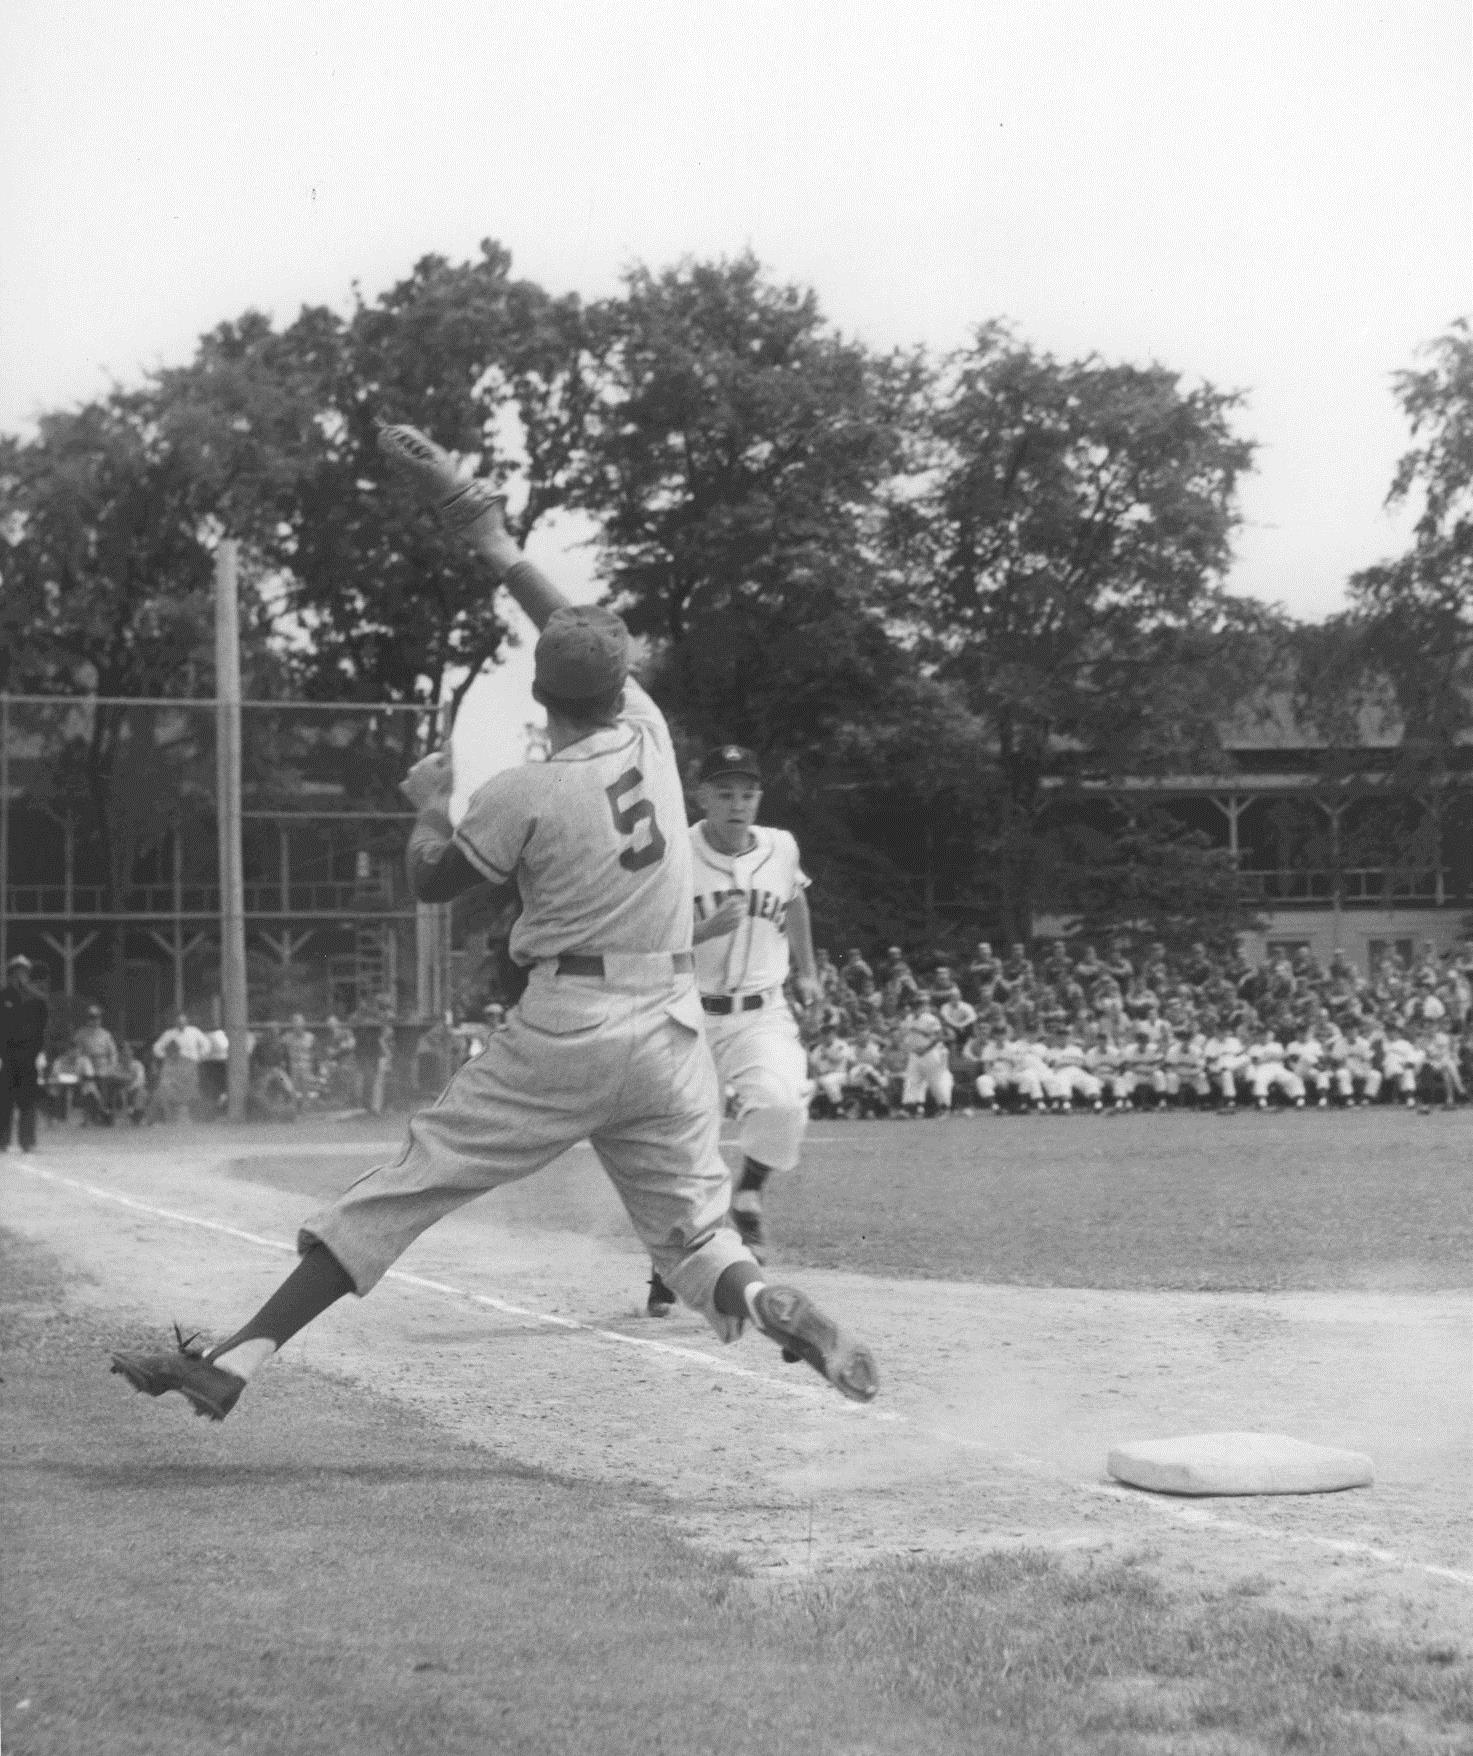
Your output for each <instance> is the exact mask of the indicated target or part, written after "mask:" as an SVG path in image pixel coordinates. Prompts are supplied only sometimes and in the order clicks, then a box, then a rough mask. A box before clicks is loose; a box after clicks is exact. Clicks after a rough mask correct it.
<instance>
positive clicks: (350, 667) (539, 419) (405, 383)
mask: <svg viewBox="0 0 1473 1756" xmlns="http://www.w3.org/2000/svg"><path fill="white" fill-rule="evenodd" d="M586 364H587V362H586V357H585V350H584V344H583V316H582V310H581V306H580V305H579V302H578V301H577V299H576V298H565V299H553V298H551V297H550V296H549V295H548V294H546V293H545V292H543V290H542V289H541V288H540V287H538V286H536V285H535V284H534V283H532V282H529V281H524V280H515V279H513V278H512V275H511V259H510V256H509V255H508V253H507V252H506V251H505V250H504V249H502V248H501V246H499V245H497V244H494V243H491V242H489V241H488V242H486V243H484V244H483V245H482V247H481V255H480V258H479V259H478V260H477V261H475V262H472V263H464V264H451V263H449V262H447V261H446V260H445V259H444V258H443V257H438V256H429V257H425V258H424V259H423V260H421V261H420V262H419V263H417V264H416V265H415V268H414V271H413V273H412V274H411V275H410V276H409V277H408V278H407V279H406V280H404V281H401V282H400V283H398V284H397V285H396V286H394V287H391V288H390V289H389V290H388V291H387V292H386V293H384V294H383V295H382V296H381V297H380V298H379V299H377V300H375V301H374V302H372V303H366V302H364V301H363V300H362V299H361V297H360V298H359V299H358V300H357V301H356V303H355V306H354V308H353V310H352V311H351V313H350V314H349V315H348V316H346V317H340V316H338V315H337V314H336V313H334V312H332V311H330V310H327V309H325V308H321V307H314V308H304V309H303V310H302V312H301V313H300V314H299V315H298V317H297V318H296V319H295V321H294V322H293V323H291V324H290V325H289V326H288V327H287V328H286V329H285V330H282V331H281V332H279V333H278V332H277V331H276V330H275V329H274V328H273V327H272V325H271V324H270V322H269V321H268V320H267V319H266V318H264V317H262V316H261V315H259V314H258V313H252V312H248V313H246V315H245V316H243V317H242V318H240V319H238V320H236V321H234V322H232V323H225V324H221V325H220V326H219V327H218V328H217V329H215V330H214V331H212V332H211V333H210V334H208V335H206V336H205V337H204V338H203V339H202V341H201V343H200V347H199V350H198V352H197V354H196V357H195V359H194V360H193V361H191V362H190V364H189V365H188V366H186V367H183V368H181V369H179V370H177V371H173V372H169V373H165V374H163V375H162V379H161V383H160V391H161V395H162V397H163V398H164V401H165V404H166V408H167V421H168V427H169V431H170V432H171V433H172V434H173V435H174V436H175V437H176V438H179V439H180V440H181V441H185V442H188V443H189V445H190V446H191V449H192V452H193V455H194V456H196V458H198V459H200V460H202V462H203V464H204V465H205V467H206V470H207V477H206V484H205V485H206V486H207V487H208V491H209V494H210V496H211V501H212V504H213V506H214V508H215V510H216V514H217V516H218V517H219V519H220V521H221V523H222V525H223V526H225V527H226V528H228V529H229V530H230V531H231V532H232V534H234V535H237V536H239V537H241V538H242V539H243V540H244V541H245V542H247V544H248V545H249V547H250V550H251V553H252V554H253V555H254V556H255V557H256V558H257V560H258V562H259V565H260V568H261V569H262V571H263V573H264V574H265V575H267V576H268V587H269V596H270V601H271V602H272V606H273V609H274V611H275V614H276V616H277V619H278V623H279V625H280V627H281V628H282V630H283V631H284V632H286V633H288V634H289V635H290V636H292V637H293V644H294V654H295V664H296V669H297V671H298V673H299V677H300V680H301V685H302V687H304V688H305V690H306V691H307V692H308V693H309V694H312V695H315V696H317V697H319V698H324V697H328V698H330V697H347V698H351V699H356V700H394V701H423V702H431V703H433V702H436V701H439V700H441V699H442V698H443V697H444V696H445V695H446V694H447V693H448V694H449V696H450V698H451V700H452V704H453V705H454V706H458V705H459V702H460V700H461V699H462V698H463V697H464V694H465V692H466V691H467V690H468V689H469V688H470V686H471V684H472V683H473V682H474V680H475V678H476V677H477V676H478V675H479V674H480V673H481V672H482V671H483V669H484V668H485V667H486V665H488V664H489V663H491V662H492V661H493V660H494V659H495V657H496V655H497V653H498V652H499V651H500V649H501V646H502V644H503V642H504V641H505V639H506V637H507V624H506V622H505V621H504V620H503V618H502V616H501V614H500V611H499V609H498V607H497V604H496V600H495V598H494V595H493V594H492V593H491V592H489V591H488V590H487V589H486V582H485V574H484V571H483V569H481V568H480V567H479V566H478V565H477V563H476V562H475V561H474V559H473V557H471V556H470V555H469V554H468V553H467V552H466V551H465V549H464V547H463V545H461V544H460V543H458V542H457V541H455V540H454V539H453V538H450V537H447V536H446V534H445V533H444V532H442V531H441V530H440V529H439V527H438V525H437V524H436V522H435V520H434V519H433V518H432V517H431V516H429V515H428V514H427V513H426V512H425V511H424V510H423V509H422V508H421V507H420V506H419V504H418V502H417V501H416V500H415V499H414V497H413V495H412V494H411V493H410V492H409V491H408V489H407V488H406V487H405V486H404V484H402V483H401V482H400V481H398V480H397V479H396V478H394V477H392V476H391V474H390V473H389V471H388V468H387V466H386V464H385V461H384V459H383V458H382V457H381V456H380V455H379V453H378V450H377V446H376V442H375V441H376V432H377V423H378V422H379V421H380V420H408V421H412V422H413V423H414V424H416V425H418V426H420V427H422V428H424V429H425V430H426V431H427V432H429V433H430V434H431V435H432V436H433V437H434V438H436V439H438V440H439V441H440V443H442V444H444V445H447V446H449V447H451V448H452V449H455V450H459V451H461V452H464V453H467V454H470V455H471V456H472V458H473V459H474V460H475V461H476V462H477V463H478V464H479V466H480V467H481V468H483V470H485V472H486V473H488V474H490V475H491V476H492V477H493V478H500V479H505V478H506V477H507V476H508V475H509V474H511V473H512V472H515V473H516V474H517V476H518V478H519V480H521V481H522V482H523V483H524V484H525V486H526V499H525V502H524V504H523V505H522V507H521V508H520V510H519V512H518V514H517V517H516V519H515V520H514V521H513V522H514V524H515V525H516V528H517V529H518V531H519V534H521V535H522V536H524V537H525V535H526V534H527V533H528V532H529V531H530V530H531V529H532V527H533V526H534V525H535V524H536V523H537V522H538V521H539V520H540V519H541V518H542V517H544V516H545V515H546V514H547V513H548V512H549V511H550V510H553V509H555V508H556V507H558V506H559V505H561V504H563V503H564V502H565V500H566V497H567V491H568V481H569V476H570V471H571V469H572V465H573V461H574V457H575V454H576V450H577V446H578V443H579V440H580V438H581V435H582V432H583V427H584V423H585V421H586V418H587V410H588V407H589V403H590V399H591V396H592V390H591V388H590V387H589V385H588V383H587V377H586Z"/></svg>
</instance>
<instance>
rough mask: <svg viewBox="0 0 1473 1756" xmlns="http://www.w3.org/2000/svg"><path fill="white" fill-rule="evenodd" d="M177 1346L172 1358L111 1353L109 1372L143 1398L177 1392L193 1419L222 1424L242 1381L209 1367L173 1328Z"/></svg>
mask: <svg viewBox="0 0 1473 1756" xmlns="http://www.w3.org/2000/svg"><path fill="white" fill-rule="evenodd" d="M174 1334H175V1335H176V1336H177V1337H178V1340H179V1346H178V1348H177V1349H176V1350H175V1352H173V1353H172V1354H134V1353H115V1354H114V1355H113V1356H112V1362H113V1363H112V1370H113V1371H114V1372H119V1373H121V1374H122V1376H123V1377H124V1378H126V1379H127V1380H128V1382H129V1383H130V1384H131V1385H132V1386H133V1388H134V1389H135V1390H141V1391H142V1392H143V1394H144V1395H145V1396H162V1395H163V1394H164V1392H165V1391H166V1390H177V1391H178V1392H179V1394H180V1395H181V1396H182V1397H184V1398H185V1400H186V1401H187V1402H188V1403H189V1405H190V1407H191V1408H192V1409H193V1410H194V1412H195V1413H196V1414H197V1415H204V1416H206V1417H207V1418H208V1419H209V1420H212V1421H223V1420H224V1419H225V1417H226V1415H228V1414H229V1413H230V1411H231V1409H233V1408H234V1407H235V1404H236V1401H237V1400H238V1398H239V1396H240V1393H241V1391H242V1390H244V1389H245V1387H246V1381H245V1379H244V1378H242V1377H241V1376H240V1375H239V1374H238V1373H236V1372H227V1371H226V1370H225V1368H224V1367H223V1366H216V1365H213V1364H211V1362H210V1361H209V1360H207V1359H206V1358H205V1356H204V1355H203V1353H201V1352H200V1350H199V1349H198V1348H196V1347H194V1346H193V1345H192V1344H193V1342H194V1340H195V1337H194V1336H190V1337H189V1340H188V1341H186V1340H185V1339H184V1336H183V1334H182V1333H181V1332H180V1329H179V1325H178V1324H177V1323H176V1324H175V1325H174Z"/></svg>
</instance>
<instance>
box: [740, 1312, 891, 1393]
mask: <svg viewBox="0 0 1473 1756" xmlns="http://www.w3.org/2000/svg"><path fill="white" fill-rule="evenodd" d="M752 1307H753V1311H754V1314H755V1315H756V1318H757V1327H758V1328H759V1329H760V1330H761V1331H762V1333H763V1334H764V1335H765V1336H766V1337H767V1338H768V1339H769V1340H770V1341H775V1342H776V1343H777V1345H778V1346H779V1347H780V1348H781V1349H782V1351H783V1358H784V1359H785V1360H789V1361H793V1360H806V1361H807V1362H808V1364H809V1365H810V1366H812V1367H813V1369H814V1371H815V1372H817V1373H819V1374H820V1375H821V1376H822V1377H825V1378H827V1379H828V1381H829V1383H830V1384H832V1385H833V1387H834V1389H835V1390H837V1391H838V1392H839V1394H840V1395H841V1396H847V1397H848V1398H849V1400H850V1401H851V1402H873V1401H874V1399H875V1395H876V1393H877V1392H878V1390H879V1388H880V1373H879V1368H878V1367H877V1366H876V1365H875V1357H874V1355H873V1354H872V1353H871V1352H870V1351H869V1349H868V1348H867V1347H865V1346H864V1344H863V1343H862V1342H858V1341H856V1340H855V1339H854V1337H853V1336H852V1335H846V1334H845V1333H844V1331H843V1330H842V1329H840V1328H839V1326H838V1324H836V1323H834V1322H833V1321H831V1319H829V1318H827V1317H825V1316H824V1314H823V1312H822V1311H820V1310H819V1308H818V1307H817V1305H815V1304H814V1303H813V1301H812V1299H810V1298H809V1297H808V1296H807V1294H805V1293H800V1292H799V1291H798V1289H797V1288H796V1287H783V1286H764V1287H762V1288H761V1289H760V1290H759V1291H758V1292H757V1293H756V1294H755V1295H754V1296H753V1299H752Z"/></svg>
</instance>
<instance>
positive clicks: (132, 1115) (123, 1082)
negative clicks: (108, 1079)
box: [117, 1042, 149, 1128]
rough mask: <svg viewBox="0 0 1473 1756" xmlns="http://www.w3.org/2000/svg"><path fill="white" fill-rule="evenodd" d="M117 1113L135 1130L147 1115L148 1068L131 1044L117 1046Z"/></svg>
mask: <svg viewBox="0 0 1473 1756" xmlns="http://www.w3.org/2000/svg"><path fill="white" fill-rule="evenodd" d="M118 1080H119V1089H118V1100H117V1113H118V1115H119V1116H120V1117H123V1118H125V1119H126V1120H127V1121H129V1122H131V1123H132V1124H133V1126H134V1127H135V1128H136V1127H137V1126H138V1125H139V1124H140V1123H141V1122H142V1121H143V1119H144V1117H145V1116H146V1115H147V1113H148V1096H149V1093H148V1068H147V1067H145V1066H144V1064H143V1062H142V1060H141V1059H140V1057H139V1055H138V1053H137V1051H136V1050H135V1049H134V1047H133V1045H132V1044H131V1043H126V1042H125V1043H120V1044H119V1045H118Z"/></svg>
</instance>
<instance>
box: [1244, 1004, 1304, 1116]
mask: <svg viewBox="0 0 1473 1756" xmlns="http://www.w3.org/2000/svg"><path fill="white" fill-rule="evenodd" d="M1246 1048H1247V1051H1248V1078H1249V1083H1250V1087H1251V1089H1252V1092H1253V1101H1254V1103H1255V1104H1257V1106H1258V1107H1259V1109H1260V1110H1266V1109H1267V1108H1268V1100H1269V1096H1270V1094H1271V1093H1273V1092H1279V1093H1280V1094H1281V1095H1282V1096H1283V1097H1284V1098H1286V1099H1287V1100H1288V1101H1289V1102H1290V1103H1291V1104H1293V1105H1294V1106H1295V1108H1296V1109H1301V1110H1302V1109H1303V1108H1304V1081H1303V1080H1302V1079H1301V1078H1300V1077H1299V1075H1298V1074H1297V1073H1291V1072H1290V1071H1289V1069H1288V1066H1287V1065H1286V1062H1285V1051H1284V1045H1283V1044H1282V1043H1281V1042H1280V1041H1279V1039H1278V1037H1277V1036H1276V1035H1275V1034H1274V1033H1273V1032H1272V1031H1271V1030H1270V1029H1269V1028H1268V1026H1267V1025H1259V1026H1258V1027H1257V1029H1255V1030H1251V1031H1250V1032H1249V1033H1248V1041H1247V1044H1246Z"/></svg>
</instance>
